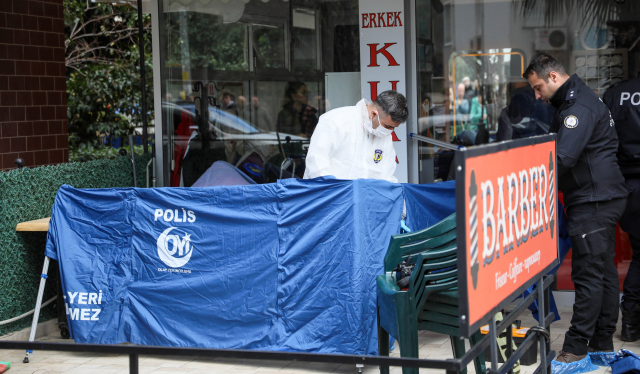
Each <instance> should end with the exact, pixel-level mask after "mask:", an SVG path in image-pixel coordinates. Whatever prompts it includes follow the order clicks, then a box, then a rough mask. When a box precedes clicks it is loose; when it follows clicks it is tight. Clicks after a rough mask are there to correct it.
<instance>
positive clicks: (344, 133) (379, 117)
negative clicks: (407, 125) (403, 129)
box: [304, 90, 409, 183]
mask: <svg viewBox="0 0 640 374" xmlns="http://www.w3.org/2000/svg"><path fill="white" fill-rule="evenodd" d="M408 116H409V110H408V107H407V99H406V98H405V97H404V96H403V95H402V94H401V93H399V92H397V91H393V90H389V91H384V92H382V93H380V94H379V95H378V97H377V98H376V100H375V101H374V102H373V103H372V102H370V101H368V100H366V99H362V100H360V101H359V102H358V103H357V104H356V105H355V106H349V107H343V108H337V109H334V110H332V111H329V112H327V113H325V114H323V115H322V116H321V117H320V120H319V122H318V125H317V127H316V129H315V131H314V132H313V135H312V136H311V144H310V146H309V152H308V153H307V160H306V169H305V172H304V179H311V178H317V177H323V176H326V175H332V176H334V177H336V178H338V179H359V178H370V179H384V180H387V181H389V182H393V183H397V182H398V179H397V178H396V177H395V176H394V175H393V173H394V172H395V171H396V151H395V149H394V148H393V143H392V140H391V138H392V137H391V133H392V132H393V130H394V129H395V128H396V127H398V126H400V124H401V123H403V122H405V121H406V120H407V117H408Z"/></svg>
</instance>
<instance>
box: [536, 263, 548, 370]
mask: <svg viewBox="0 0 640 374" xmlns="http://www.w3.org/2000/svg"><path fill="white" fill-rule="evenodd" d="M537 291H538V326H540V327H542V328H543V329H544V328H546V326H545V317H546V314H545V302H544V301H545V300H544V294H545V288H544V275H540V280H539V281H538V285H537ZM538 339H539V340H540V372H544V373H547V342H546V340H545V338H544V336H542V334H538ZM543 370H544V371H543Z"/></svg>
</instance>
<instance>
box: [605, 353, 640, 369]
mask: <svg viewBox="0 0 640 374" xmlns="http://www.w3.org/2000/svg"><path fill="white" fill-rule="evenodd" d="M609 365H610V366H611V372H612V373H613V374H627V373H631V374H640V357H638V355H637V354H635V353H633V352H631V351H629V350H627V349H621V350H619V351H618V352H617V353H616V355H615V357H614V358H613V360H611V362H609Z"/></svg>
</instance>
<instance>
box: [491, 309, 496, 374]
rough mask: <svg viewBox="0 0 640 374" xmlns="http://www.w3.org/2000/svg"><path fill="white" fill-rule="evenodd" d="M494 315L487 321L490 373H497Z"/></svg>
mask: <svg viewBox="0 0 640 374" xmlns="http://www.w3.org/2000/svg"><path fill="white" fill-rule="evenodd" d="M496 328H497V326H496V315H495V314H494V315H492V316H491V321H489V347H491V348H490V352H491V370H490V372H491V373H497V372H498V336H497V331H496Z"/></svg>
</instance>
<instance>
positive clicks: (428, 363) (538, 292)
mask: <svg viewBox="0 0 640 374" xmlns="http://www.w3.org/2000/svg"><path fill="white" fill-rule="evenodd" d="M552 282H553V275H549V276H545V277H541V278H540V280H539V281H538V287H537V288H536V289H535V290H534V291H533V292H532V293H531V294H529V295H528V296H527V297H525V298H523V300H522V301H521V302H520V303H519V304H518V306H517V307H516V308H515V309H514V310H513V311H512V312H511V313H509V315H508V316H507V317H506V318H505V319H504V320H502V322H500V323H499V324H498V325H496V324H495V320H493V319H492V323H490V324H489V334H488V335H485V336H484V337H483V338H482V339H481V340H480V342H479V343H478V344H476V345H475V346H473V348H471V349H470V350H469V351H468V352H467V353H466V354H465V355H464V356H463V357H461V358H457V359H447V360H435V359H428V358H427V359H419V358H398V357H385V356H359V355H346V354H322V353H303V352H279V351H257V350H241V349H209V348H176V347H157V346H139V345H111V344H74V343H45V342H24V341H6V340H0V349H27V350H41V351H62V352H89V353H107V354H123V355H129V373H131V374H138V372H139V370H138V369H139V363H138V361H139V357H140V355H145V356H183V357H223V358H237V359H257V360H283V361H300V362H319V363H336V364H344V365H356V366H358V367H362V365H371V366H401V367H413V368H430V369H441V370H445V371H446V374H454V373H460V372H461V371H462V370H464V369H466V367H467V365H469V364H470V363H471V361H472V360H473V359H474V358H475V357H477V356H478V355H479V354H480V353H482V352H484V350H485V349H486V348H487V346H488V345H489V344H490V342H493V344H491V368H490V369H488V370H487V372H488V373H489V374H506V373H510V372H511V371H512V369H513V366H514V365H515V363H516V361H518V360H519V359H520V358H521V357H522V356H523V355H524V354H525V353H526V352H527V350H528V349H529V348H530V347H531V345H532V344H535V343H536V341H537V342H538V343H539V344H540V352H541V354H540V357H541V360H540V361H541V362H540V364H539V365H538V367H537V369H536V371H535V373H534V374H540V373H541V370H542V368H546V371H547V374H550V373H551V371H550V369H551V368H550V364H551V360H553V358H554V357H555V352H554V351H549V344H548V342H547V341H546V339H548V327H549V325H550V324H551V322H553V320H554V314H553V313H549V308H548V305H549V303H548V298H549V287H550V286H551V283H552ZM536 298H537V299H538V305H539V307H540V311H543V313H539V314H538V315H539V326H538V327H537V328H536V329H532V330H531V331H532V332H534V333H531V334H528V336H527V337H526V338H525V340H524V341H523V342H522V344H520V346H519V347H518V349H516V350H515V351H513V352H512V346H511V345H512V342H511V339H512V335H511V329H512V324H513V322H514V321H515V320H516V318H517V317H518V316H519V315H520V314H521V313H523V312H524V311H525V310H526V309H527V307H528V306H529V305H530V304H531V303H533V302H534V300H536ZM505 330H507V357H508V358H507V360H505V361H506V362H505V363H504V364H502V366H500V367H498V356H497V354H498V353H497V352H498V347H497V344H496V337H497V335H499V334H500V332H502V331H505Z"/></svg>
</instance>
